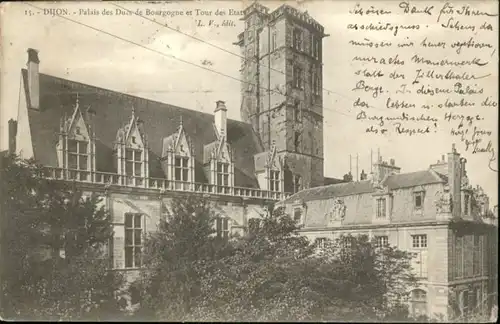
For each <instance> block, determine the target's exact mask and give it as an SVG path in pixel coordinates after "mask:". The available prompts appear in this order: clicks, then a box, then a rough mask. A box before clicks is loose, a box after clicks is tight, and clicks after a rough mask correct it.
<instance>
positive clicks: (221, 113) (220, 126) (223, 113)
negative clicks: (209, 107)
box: [214, 100, 227, 138]
mask: <svg viewBox="0 0 500 324" xmlns="http://www.w3.org/2000/svg"><path fill="white" fill-rule="evenodd" d="M216 104H217V106H216V107H215V111H214V119H215V128H217V132H218V133H219V137H220V138H222V137H226V135H227V134H226V132H227V108H226V104H225V102H224V101H221V100H219V101H217V102H216Z"/></svg>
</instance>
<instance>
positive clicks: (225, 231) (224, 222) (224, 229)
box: [215, 217, 229, 239]
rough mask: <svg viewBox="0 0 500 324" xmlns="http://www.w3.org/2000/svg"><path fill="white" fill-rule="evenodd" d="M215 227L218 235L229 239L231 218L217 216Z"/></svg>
mask: <svg viewBox="0 0 500 324" xmlns="http://www.w3.org/2000/svg"><path fill="white" fill-rule="evenodd" d="M215 229H216V231H217V237H220V238H224V239H227V238H228V237H229V219H227V218H226V217H217V219H216V226H215Z"/></svg>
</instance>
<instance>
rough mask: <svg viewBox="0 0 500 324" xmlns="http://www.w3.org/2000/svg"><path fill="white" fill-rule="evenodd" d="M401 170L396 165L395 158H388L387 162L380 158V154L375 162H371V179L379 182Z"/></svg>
mask: <svg viewBox="0 0 500 324" xmlns="http://www.w3.org/2000/svg"><path fill="white" fill-rule="evenodd" d="M400 171H401V168H400V167H398V166H396V160H394V159H390V160H389V163H387V162H386V161H384V160H383V159H382V156H379V159H378V161H377V162H376V163H374V164H373V179H372V180H373V181H374V182H375V183H377V184H380V183H381V182H382V181H383V180H384V178H385V177H386V176H389V175H392V174H398V173H399V172H400Z"/></svg>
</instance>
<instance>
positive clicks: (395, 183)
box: [383, 170, 445, 190]
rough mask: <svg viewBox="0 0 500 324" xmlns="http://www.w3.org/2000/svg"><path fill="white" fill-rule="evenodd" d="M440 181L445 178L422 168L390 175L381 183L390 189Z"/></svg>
mask: <svg viewBox="0 0 500 324" xmlns="http://www.w3.org/2000/svg"><path fill="white" fill-rule="evenodd" d="M441 182H445V180H444V179H443V178H442V177H440V176H439V175H438V173H437V172H432V171H430V170H423V171H417V172H410V173H401V174H394V175H391V176H389V177H387V179H386V180H385V181H384V183H383V185H384V186H387V187H389V189H390V190H392V189H399V188H408V187H415V186H420V185H425V184H431V183H441Z"/></svg>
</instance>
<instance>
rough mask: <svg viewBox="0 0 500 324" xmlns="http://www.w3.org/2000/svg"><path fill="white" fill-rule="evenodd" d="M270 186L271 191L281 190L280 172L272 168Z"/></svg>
mask: <svg viewBox="0 0 500 324" xmlns="http://www.w3.org/2000/svg"><path fill="white" fill-rule="evenodd" d="M269 175H270V179H269V188H270V190H271V191H278V192H279V191H280V172H279V171H275V170H271V171H270V172H269Z"/></svg>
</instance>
